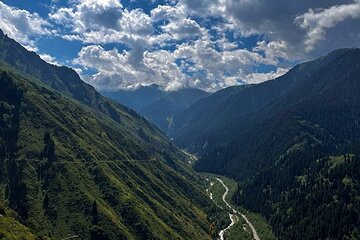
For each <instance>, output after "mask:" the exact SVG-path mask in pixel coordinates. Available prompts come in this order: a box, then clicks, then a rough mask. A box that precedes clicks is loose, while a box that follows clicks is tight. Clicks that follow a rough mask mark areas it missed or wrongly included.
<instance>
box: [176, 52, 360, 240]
mask: <svg viewBox="0 0 360 240" xmlns="http://www.w3.org/2000/svg"><path fill="white" fill-rule="evenodd" d="M359 76H360V49H339V50H336V51H334V52H331V53H330V54H328V55H327V56H324V57H321V58H319V59H316V60H314V61H311V62H306V63H302V64H299V65H297V66H295V67H294V68H293V69H291V70H290V71H289V72H288V73H287V74H285V75H283V76H281V77H279V78H277V79H274V80H270V81H267V82H264V83H261V84H254V85H245V86H239V87H232V88H228V89H224V90H222V91H219V92H217V93H214V94H212V95H211V96H209V97H207V98H204V99H202V100H200V101H198V102H197V103H195V104H193V105H192V106H191V107H190V108H188V109H186V110H185V111H184V112H183V113H181V114H179V115H177V116H176V117H175V118H174V122H175V126H177V128H175V129H174V132H173V135H172V136H173V137H174V139H175V143H177V144H178V145H179V146H181V147H183V148H187V149H188V150H189V151H192V152H194V153H196V154H198V155H199V156H200V159H199V161H198V162H196V164H195V166H194V167H195V169H196V170H197V171H201V172H210V173H216V174H221V175H226V176H229V177H231V178H235V179H237V180H238V182H239V186H238V192H237V196H236V197H235V200H236V201H237V202H238V204H240V205H242V206H244V207H245V208H247V209H250V210H252V211H255V212H259V213H261V214H262V215H263V216H266V217H267V219H268V221H269V223H270V224H271V225H272V227H273V229H274V232H275V235H276V236H277V237H278V238H279V239H346V238H349V239H351V238H357V237H359V228H358V226H359V224H360V219H359V217H358V216H360V215H359V212H360V201H359V199H360V198H359V196H360V191H359V190H360V188H359V187H360V185H359V179H360V178H359V170H360V169H359V158H358V157H359V155H358V152H359V143H360V142H359V139H360V125H359V120H360V92H359V89H360V77H359ZM330 229H331V230H330Z"/></svg>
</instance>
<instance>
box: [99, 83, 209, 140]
mask: <svg viewBox="0 0 360 240" xmlns="http://www.w3.org/2000/svg"><path fill="white" fill-rule="evenodd" d="M102 94H104V96H107V97H108V98H110V99H112V100H114V101H116V102H118V103H120V104H123V105H125V106H127V107H129V108H131V109H134V110H135V111H137V112H139V113H140V114H141V115H142V116H144V117H146V118H147V119H149V120H150V121H151V122H152V123H154V124H155V125H156V126H158V127H159V128H160V129H161V130H163V131H164V132H165V133H166V132H169V131H171V130H172V128H173V116H174V115H176V114H179V113H181V112H182V111H184V110H185V109H186V108H188V107H190V106H191V105H192V104H194V103H195V102H197V101H198V100H200V99H202V98H204V97H206V96H209V95H210V94H209V93H207V92H205V91H203V90H200V89H195V88H184V89H180V90H176V91H169V92H167V91H165V90H163V89H162V88H161V87H160V86H159V85H156V84H153V85H150V86H142V87H140V88H138V89H135V90H128V91H126V90H118V91H114V92H111V91H104V92H102Z"/></svg>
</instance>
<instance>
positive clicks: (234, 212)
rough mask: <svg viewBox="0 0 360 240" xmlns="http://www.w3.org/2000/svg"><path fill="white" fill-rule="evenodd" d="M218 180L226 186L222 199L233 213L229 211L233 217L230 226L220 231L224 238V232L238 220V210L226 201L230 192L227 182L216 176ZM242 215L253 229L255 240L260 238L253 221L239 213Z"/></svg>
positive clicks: (220, 235)
mask: <svg viewBox="0 0 360 240" xmlns="http://www.w3.org/2000/svg"><path fill="white" fill-rule="evenodd" d="M216 180H218V181H219V182H220V183H221V184H222V185H223V186H224V188H225V192H224V194H223V195H222V200H223V202H224V203H225V205H226V206H227V207H228V208H230V209H231V211H232V213H229V216H230V219H231V223H230V224H229V226H227V227H226V228H225V229H223V230H221V231H220V233H219V237H220V239H221V240H224V234H225V232H226V231H228V230H230V229H231V228H232V226H233V225H234V224H235V223H236V221H237V211H236V210H235V209H234V208H233V207H231V205H230V204H229V203H228V202H227V201H226V196H227V195H228V193H229V188H228V187H227V186H226V185H225V183H224V182H223V181H222V180H221V179H220V178H216ZM239 214H240V216H241V217H242V218H243V219H244V220H245V222H246V223H247V225H249V227H250V229H251V231H252V236H253V239H254V240H260V237H259V235H258V234H257V232H256V229H255V228H254V226H253V225H252V224H251V222H250V221H249V220H248V218H247V217H246V216H245V215H244V214H242V213H239Z"/></svg>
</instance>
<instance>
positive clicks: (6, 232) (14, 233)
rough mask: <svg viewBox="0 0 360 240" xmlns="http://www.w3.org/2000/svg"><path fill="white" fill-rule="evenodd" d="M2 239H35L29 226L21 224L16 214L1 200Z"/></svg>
mask: <svg viewBox="0 0 360 240" xmlns="http://www.w3.org/2000/svg"><path fill="white" fill-rule="evenodd" d="M0 239H4V240H22V239H27V240H35V235H34V234H33V233H32V232H31V231H30V229H29V228H27V227H25V226H24V225H23V224H21V223H20V222H19V221H18V219H17V216H16V214H15V213H14V212H13V211H11V210H10V209H8V208H7V207H6V206H5V205H4V203H3V202H0Z"/></svg>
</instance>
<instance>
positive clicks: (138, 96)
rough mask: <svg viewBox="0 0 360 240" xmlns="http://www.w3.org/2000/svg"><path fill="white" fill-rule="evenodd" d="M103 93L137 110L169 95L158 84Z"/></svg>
mask: <svg viewBox="0 0 360 240" xmlns="http://www.w3.org/2000/svg"><path fill="white" fill-rule="evenodd" d="M101 93H102V94H103V95H104V96H106V97H108V98H110V99H113V100H114V101H116V102H118V103H120V104H123V105H125V106H127V107H129V108H131V109H134V110H135V111H137V112H139V111H140V110H141V109H143V108H144V107H146V106H148V105H149V104H151V103H153V102H155V101H157V100H159V99H160V98H162V97H165V96H166V95H167V92H166V91H165V90H163V89H162V88H161V86H159V85H156V84H152V85H149V86H141V87H139V88H137V89H132V90H117V91H102V92H101Z"/></svg>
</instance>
